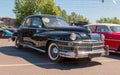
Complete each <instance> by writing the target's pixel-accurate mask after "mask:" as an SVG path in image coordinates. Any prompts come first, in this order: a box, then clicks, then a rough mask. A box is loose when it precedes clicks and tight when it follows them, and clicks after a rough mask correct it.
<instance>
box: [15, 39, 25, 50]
mask: <svg viewBox="0 0 120 75" xmlns="http://www.w3.org/2000/svg"><path fill="white" fill-rule="evenodd" d="M15 47H16V48H18V49H22V48H23V46H22V45H21V44H20V39H18V38H17V39H16V40H15Z"/></svg>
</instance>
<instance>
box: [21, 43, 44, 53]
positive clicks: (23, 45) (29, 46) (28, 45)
mask: <svg viewBox="0 0 120 75" xmlns="http://www.w3.org/2000/svg"><path fill="white" fill-rule="evenodd" d="M21 45H23V46H25V47H29V48H32V49H35V50H37V51H40V52H43V53H45V52H46V51H45V50H42V49H39V48H36V47H33V46H30V45H26V44H21Z"/></svg>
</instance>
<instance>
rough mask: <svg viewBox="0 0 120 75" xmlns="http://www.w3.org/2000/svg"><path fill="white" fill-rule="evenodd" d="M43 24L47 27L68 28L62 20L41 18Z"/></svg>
mask: <svg viewBox="0 0 120 75" xmlns="http://www.w3.org/2000/svg"><path fill="white" fill-rule="evenodd" d="M42 20H43V23H44V24H45V26H47V27H68V26H69V24H68V23H67V22H66V21H65V20H64V19H62V18H56V17H43V18H42Z"/></svg>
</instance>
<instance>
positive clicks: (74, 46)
mask: <svg viewBox="0 0 120 75" xmlns="http://www.w3.org/2000/svg"><path fill="white" fill-rule="evenodd" d="M58 46H61V47H78V48H96V47H104V45H99V46H67V45H58Z"/></svg>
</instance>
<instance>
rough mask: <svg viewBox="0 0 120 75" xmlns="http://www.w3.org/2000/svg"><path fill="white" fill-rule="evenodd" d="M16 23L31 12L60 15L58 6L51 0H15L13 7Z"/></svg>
mask: <svg viewBox="0 0 120 75" xmlns="http://www.w3.org/2000/svg"><path fill="white" fill-rule="evenodd" d="M13 11H14V13H15V14H16V25H20V23H21V21H22V20H23V19H24V18H25V17H26V16H28V15H33V14H40V13H41V14H51V15H60V11H59V9H58V7H57V6H56V5H55V3H54V1H53V0H16V2H15V9H14V10H13Z"/></svg>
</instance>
